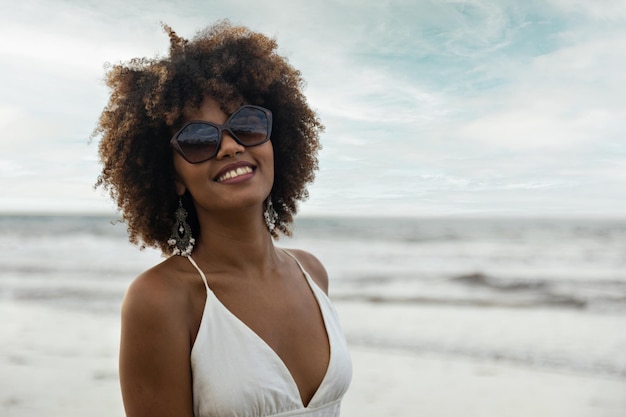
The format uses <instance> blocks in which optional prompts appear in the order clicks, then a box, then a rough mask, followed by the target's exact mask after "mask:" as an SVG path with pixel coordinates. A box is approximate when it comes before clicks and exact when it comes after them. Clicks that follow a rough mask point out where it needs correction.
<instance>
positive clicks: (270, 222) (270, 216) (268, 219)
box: [263, 196, 278, 233]
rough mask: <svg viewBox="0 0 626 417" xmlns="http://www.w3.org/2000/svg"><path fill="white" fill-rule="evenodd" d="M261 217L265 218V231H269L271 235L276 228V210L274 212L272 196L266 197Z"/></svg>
mask: <svg viewBox="0 0 626 417" xmlns="http://www.w3.org/2000/svg"><path fill="white" fill-rule="evenodd" d="M263 217H264V218H265V224H266V225H267V229H268V230H269V231H270V233H273V232H274V229H275V228H276V220H277V219H278V213H276V210H274V205H273V204H272V196H269V197H267V200H266V202H265V211H264V212H263Z"/></svg>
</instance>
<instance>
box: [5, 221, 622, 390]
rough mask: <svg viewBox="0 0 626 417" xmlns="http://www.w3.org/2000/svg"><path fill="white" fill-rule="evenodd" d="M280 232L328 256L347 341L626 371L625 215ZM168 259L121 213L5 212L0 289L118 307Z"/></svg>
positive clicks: (109, 309)
mask: <svg viewBox="0 0 626 417" xmlns="http://www.w3.org/2000/svg"><path fill="white" fill-rule="evenodd" d="M277 245H279V246H283V247H296V248H301V249H305V250H308V251H310V252H312V253H313V254H315V255H316V256H317V257H318V258H319V259H320V260H321V261H322V262H323V263H324V265H325V267H326V269H327V270H328V273H329V277H330V294H331V298H332V299H333V300H334V301H335V303H336V304H337V305H338V306H340V307H341V306H343V310H344V311H345V313H346V315H348V314H353V315H354V317H352V318H349V317H348V318H349V320H348V322H347V323H346V326H345V327H346V333H347V335H348V339H349V341H350V342H351V343H355V344H356V343H358V344H364V345H371V346H378V347H380V348H389V349H392V348H393V349H398V348H401V349H408V350H413V351H415V352H417V353H420V352H421V353H424V352H425V353H432V352H434V353H438V354H445V355H461V356H465V357H473V358H480V359H484V358H486V359H488V360H504V361H509V362H515V363H521V364H524V365H529V366H542V367H547V368H550V369H558V370H567V371H569V372H584V373H592V374H602V375H607V376H609V377H615V378H620V379H621V378H626V353H625V352H626V220H619V219H618V220H610V219H560V220H557V219H511V218H495V219H460V218H387V219H385V218H330V217H327V218H304V217H302V218H299V219H298V220H297V221H296V224H295V226H294V232H293V237H292V238H285V237H283V238H281V239H280V240H278V242H277ZM163 259H164V258H163V257H162V255H161V254H160V253H159V252H158V251H156V250H153V249H145V250H143V251H140V250H138V249H137V248H136V247H134V246H132V245H130V244H129V243H128V240H127V237H126V231H125V226H124V224H123V223H119V222H116V221H115V218H114V217H108V216H70V215H67V216H0V302H2V300H11V301H17V302H23V303H36V304H46V305H48V306H51V307H52V308H60V309H76V310H82V311H92V312H95V313H97V314H115V315H117V314H118V313H119V307H120V303H121V300H122V298H123V294H124V291H125V289H126V287H127V286H128V284H129V283H130V281H131V280H132V279H133V278H134V277H135V276H137V275H138V274H139V273H140V272H142V271H143V270H145V269H146V268H149V267H150V266H152V265H154V264H155V263H157V262H160V261H162V260H163ZM340 310H341V308H340ZM351 312H352V313H351Z"/></svg>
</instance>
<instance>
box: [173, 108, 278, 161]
mask: <svg viewBox="0 0 626 417" xmlns="http://www.w3.org/2000/svg"><path fill="white" fill-rule="evenodd" d="M246 108H251V109H255V110H260V111H261V112H263V113H264V114H265V117H266V118H267V135H266V136H265V139H263V140H262V141H261V142H259V143H255V144H254V145H246V144H245V143H243V142H242V141H241V139H239V138H238V137H237V135H236V134H235V133H234V132H233V131H232V129H231V128H230V126H229V125H230V121H231V120H232V118H233V117H234V116H235V115H236V114H237V113H239V112H240V111H242V110H243V109H246ZM192 124H204V125H209V126H212V127H214V128H216V129H217V132H218V137H217V147H216V148H215V153H214V154H213V155H211V156H210V157H209V158H206V159H203V160H201V161H190V160H189V158H188V157H187V155H185V152H184V151H183V149H182V148H181V146H180V144H179V143H178V137H179V136H180V134H181V133H182V132H183V131H184V130H185V129H186V128H187V127H188V126H189V125H192ZM224 131H227V132H228V133H229V134H230V137H231V138H233V139H234V141H235V142H237V143H238V144H240V145H241V146H244V147H246V148H250V147H253V146H258V145H262V144H264V143H265V142H267V141H269V140H270V137H271V135H272V111H271V110H269V109H266V108H265V107H261V106H253V105H251V104H246V105H243V106H241V107H239V108H238V109H237V110H235V111H234V112H233V113H232V114H231V115H230V116H228V120H226V122H225V123H224V124H218V123H213V122H207V121H205V120H191V121H189V122H187V123H185V124H184V125H183V126H182V127H181V128H180V129H178V131H177V132H176V133H175V134H174V136H172V139H170V145H171V146H172V147H173V148H174V150H175V151H176V152H178V154H179V155H180V156H182V157H183V159H184V160H185V161H187V162H189V163H190V164H201V163H202V162H206V161H208V160H210V159H213V158H215V157H216V156H217V154H218V153H219V151H220V147H221V146H222V137H223V132H224Z"/></svg>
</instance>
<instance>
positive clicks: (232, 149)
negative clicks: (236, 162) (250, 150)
mask: <svg viewBox="0 0 626 417" xmlns="http://www.w3.org/2000/svg"><path fill="white" fill-rule="evenodd" d="M244 150H245V147H244V146H242V145H240V144H239V143H238V142H237V141H236V140H235V139H233V137H232V136H231V135H230V133H228V132H227V131H223V132H222V143H220V148H219V149H218V150H217V155H216V156H215V158H216V159H222V158H226V157H231V158H232V157H234V156H235V155H237V154H238V153H242V152H243V151H244Z"/></svg>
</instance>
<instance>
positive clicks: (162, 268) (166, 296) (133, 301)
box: [122, 257, 189, 320]
mask: <svg viewBox="0 0 626 417" xmlns="http://www.w3.org/2000/svg"><path fill="white" fill-rule="evenodd" d="M176 258H178V257H171V258H168V259H166V260H164V261H163V262H161V263H159V264H157V265H155V266H154V267H152V268H150V269H148V270H146V271H144V272H142V273H141V274H139V275H138V276H137V277H136V278H135V279H134V280H133V281H132V282H131V283H130V285H129V286H128V289H127V290H126V295H125V296H124V301H123V303H122V312H123V313H124V312H131V313H132V314H133V315H138V316H139V317H142V316H145V317H152V318H154V319H157V320H158V319H159V317H161V316H165V315H170V314H174V315H176V314H177V313H178V312H181V313H182V310H183V309H181V308H180V307H181V306H182V305H185V303H186V301H187V298H188V295H189V288H188V285H185V282H184V280H183V279H182V277H183V276H184V275H185V274H184V273H185V272H186V271H185V269H184V265H183V264H182V263H181V262H180V260H179V259H176Z"/></svg>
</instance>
